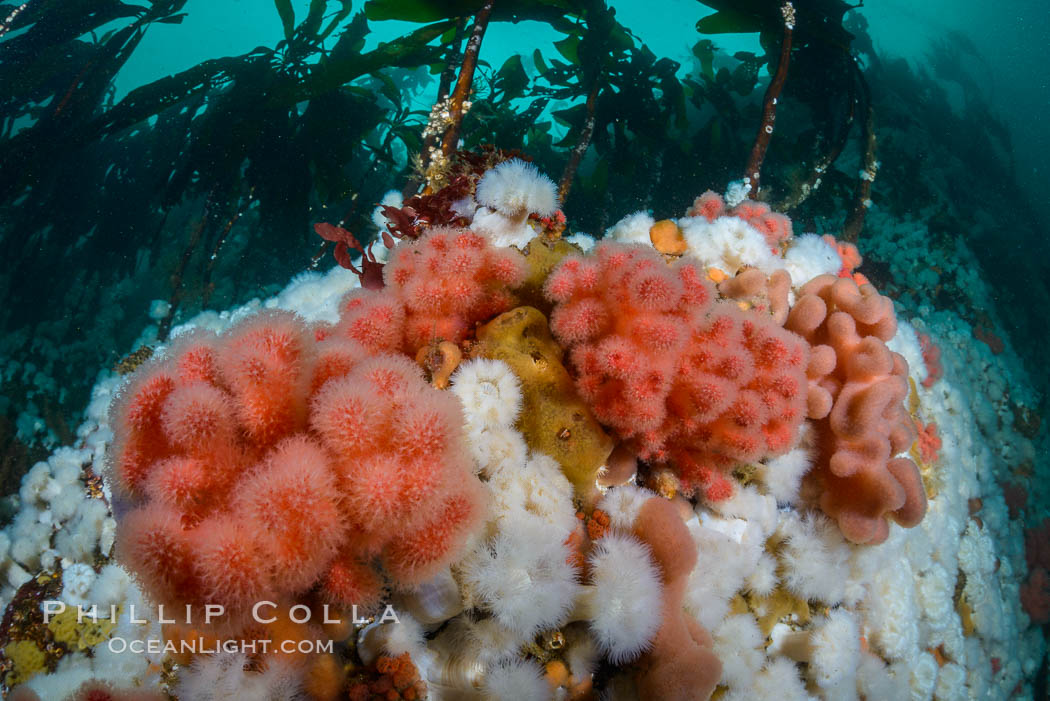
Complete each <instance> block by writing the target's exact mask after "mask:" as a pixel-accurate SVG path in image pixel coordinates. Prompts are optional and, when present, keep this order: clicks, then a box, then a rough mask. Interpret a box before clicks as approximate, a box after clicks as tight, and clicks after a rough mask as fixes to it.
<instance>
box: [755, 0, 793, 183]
mask: <svg viewBox="0 0 1050 701" xmlns="http://www.w3.org/2000/svg"><path fill="white" fill-rule="evenodd" d="M780 12H781V14H782V15H783V16H784V39H783V41H781V43H780V60H779V61H778V62H777V70H776V73H774V74H773V79H772V80H771V81H770V82H769V87H768V88H766V95H765V98H764V99H763V104H762V123H761V124H760V125H759V127H758V135H757V136H756V137H755V145H754V146H753V147H752V149H751V158H750V159H748V162H747V170H746V171H745V177H746V178H749V179H750V183H751V193H750V194H751V198H752V199H754V198H755V197H757V196H758V181H759V176H760V174H761V172H762V161H764V160H765V158H766V150H767V149H768V148H769V141H770V139H772V138H773V125H774V123H775V122H776V120H777V100H778V98H779V97H780V91H781V90H782V89H783V88H784V82H785V81H786V80H787V73H788V65H789V64H790V62H791V36H792V33H793V31H794V29H795V6H794V5H792V4H791V3H790V2H785V3H784V4H783V5H781V7H780Z"/></svg>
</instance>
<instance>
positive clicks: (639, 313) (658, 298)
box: [546, 243, 808, 499]
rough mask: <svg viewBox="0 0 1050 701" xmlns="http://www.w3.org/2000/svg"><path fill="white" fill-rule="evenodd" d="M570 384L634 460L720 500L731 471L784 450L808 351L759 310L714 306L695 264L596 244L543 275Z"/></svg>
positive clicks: (797, 419)
mask: <svg viewBox="0 0 1050 701" xmlns="http://www.w3.org/2000/svg"><path fill="white" fill-rule="evenodd" d="M546 292H547V295H548V297H549V298H550V299H551V300H552V301H554V302H555V308H554V311H553V312H552V314H551V330H552V331H553V332H554V335H555V336H556V337H557V339H558V340H559V341H560V342H561V343H562V344H563V345H565V346H567V347H568V348H569V349H570V361H571V365H572V368H573V370H574V372H575V374H576V384H577V389H578V391H579V392H580V394H581V395H582V396H583V398H584V399H585V400H586V401H587V402H588V403H589V404H590V405H591V407H592V409H593V411H594V412H595V416H596V417H597V418H598V420H599V421H601V422H602V423H604V424H606V425H607V426H610V427H611V428H613V429H615V430H616V432H617V433H618V434H619V436H620V437H621V438H622V439H624V440H627V441H629V442H630V444H631V446H632V447H633V449H634V450H635V451H636V452H637V454H639V455H640V456H641V457H642V458H643V459H646V460H650V461H668V462H670V463H672V464H673V465H674V466H675V468H676V470H677V472H678V475H679V477H680V479H681V480H682V482H683V486H684V487H685V488H686V489H687V490H690V491H692V490H695V489H696V488H698V487H699V488H702V490H703V492H704V494H705V496H706V497H707V498H709V499H722V498H726V497H728V496H729V495H730V493H731V486H730V483H729V482H728V480H727V478H726V476H725V474H726V472H727V471H728V470H729V469H730V468H731V467H732V466H733V465H735V464H737V463H739V462H743V461H750V460H758V459H760V458H762V457H765V456H769V455H777V454H780V453H783V452H784V451H786V450H788V449H789V448H790V447H791V443H792V441H793V438H794V435H795V432H796V430H797V429H798V427H799V425H800V424H801V422H802V420H803V419H804V418H805V414H806V392H807V382H806V374H805V372H806V367H807V362H808V347H807V345H806V344H805V342H804V341H802V339H800V338H798V336H796V335H794V334H792V333H790V332H787V331H784V330H783V329H782V328H780V327H779V326H778V325H777V324H776V323H774V322H773V321H772V320H771V319H770V317H769V315H768V314H765V315H764V314H760V313H758V312H743V311H741V310H740V309H739V308H738V307H737V306H736V305H735V304H733V303H727V302H718V301H716V300H715V292H714V289H713V288H712V287H711V284H710V283H709V282H708V281H707V280H706V278H705V277H704V275H703V274H702V273H701V271H700V270H699V269H698V268H697V267H696V266H695V265H693V264H691V263H687V262H681V261H680V262H677V263H675V264H674V265H672V266H668V265H667V264H666V263H665V262H664V261H663V259H662V258H661V257H660V256H659V255H658V254H657V253H655V252H654V251H653V250H652V249H649V248H646V247H641V246H627V245H623V244H615V243H603V244H600V245H599V246H598V247H597V248H596V249H595V251H594V254H593V255H590V256H586V257H581V256H573V257H570V258H568V259H566V260H565V261H563V262H562V263H561V264H560V265H559V266H558V267H557V268H556V269H555V270H554V272H553V273H552V274H551V276H550V277H549V278H548V280H547V287H546Z"/></svg>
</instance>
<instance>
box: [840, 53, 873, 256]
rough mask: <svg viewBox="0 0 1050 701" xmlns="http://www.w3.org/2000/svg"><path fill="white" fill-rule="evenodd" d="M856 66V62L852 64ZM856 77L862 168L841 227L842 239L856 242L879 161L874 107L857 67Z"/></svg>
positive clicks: (861, 228) (868, 205)
mask: <svg viewBox="0 0 1050 701" xmlns="http://www.w3.org/2000/svg"><path fill="white" fill-rule="evenodd" d="M854 67H855V68H856V64H854ZM856 73H857V78H858V80H860V85H861V90H862V91H863V93H864V98H865V100H864V101H865V103H866V112H865V114H864V170H862V171H861V173H860V177H859V179H858V180H857V187H856V189H855V190H854V195H853V210H852V211H851V212H850V214H849V217H848V218H847V219H846V224H845V226H843V228H842V237H841V238H842V240H843V241H848V242H850V243H856V242H857V241H858V239H860V232H861V230H863V228H864V217H865V215H867V213H868V207H870V206H871V184H872V183H873V182H875V175H876V174H877V173H878V172H879V161H878V159H877V158H876V147H877V145H878V143H877V139H876V138H875V108H874V107H872V105H871V98H870V92H869V90H868V83H867V81H865V80H864V76H863V74H861V72H860V70H859V68H857V69H856Z"/></svg>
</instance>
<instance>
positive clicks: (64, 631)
mask: <svg viewBox="0 0 1050 701" xmlns="http://www.w3.org/2000/svg"><path fill="white" fill-rule="evenodd" d="M117 612H118V616H119V612H120V609H119V608H118V609H117ZM85 613H86V612H85ZM98 615H99V617H98V619H97V620H93V619H91V618H90V617H89V616H87V615H85V616H83V620H82V621H81V622H80V623H77V609H76V607H69V608H67V609H66V610H65V611H63V612H62V613H60V614H58V615H56V616H55V617H53V618H52V619H51V621H50V622H49V623H48V624H47V627H48V628H49V629H50V630H51V634H52V635H54V636H55V640H57V641H58V642H60V643H64V644H66V645H68V646H69V647H70V648H71V649H72V648H77V649H80V650H86V649H88V648H90V647H94V646H95V645H98V644H99V643H101V642H105V641H106V640H109V637H110V636H111V635H112V634H113V629H114V628H116V626H117V624H116V622H115V621H116V619H114V620H110V618H109V616H108V611H105V610H100V611H99V614H98ZM103 616H104V617H103Z"/></svg>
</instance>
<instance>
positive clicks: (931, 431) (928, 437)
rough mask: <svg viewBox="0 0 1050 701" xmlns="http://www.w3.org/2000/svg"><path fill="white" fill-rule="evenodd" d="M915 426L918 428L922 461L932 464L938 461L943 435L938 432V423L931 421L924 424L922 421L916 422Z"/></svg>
mask: <svg viewBox="0 0 1050 701" xmlns="http://www.w3.org/2000/svg"><path fill="white" fill-rule="evenodd" d="M915 428H916V429H917V430H918V434H919V437H918V441H917V442H918V445H919V455H920V456H922V461H923V462H925V463H927V464H931V463H935V462H937V460H938V459H939V458H938V456H937V453H938V451H939V450H940V449H941V445H942V442H941V437H940V435H938V433H937V424H935V423H934V422H932V421H931V422H930V423H928V424H923V423H922V422H921V421H916V422H915Z"/></svg>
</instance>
